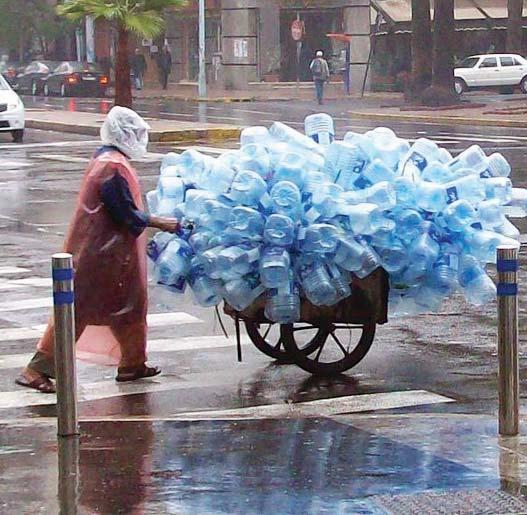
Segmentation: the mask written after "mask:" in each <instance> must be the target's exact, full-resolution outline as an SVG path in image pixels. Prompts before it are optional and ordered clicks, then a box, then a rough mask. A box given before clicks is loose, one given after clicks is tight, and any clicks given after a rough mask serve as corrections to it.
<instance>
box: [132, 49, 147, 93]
mask: <svg viewBox="0 0 527 515" xmlns="http://www.w3.org/2000/svg"><path fill="white" fill-rule="evenodd" d="M130 64H131V68H132V73H133V74H134V82H135V89H137V90H138V91H140V90H142V89H143V77H144V75H145V71H146V68H147V65H146V59H145V56H144V55H143V54H142V53H141V51H140V50H139V48H136V49H135V53H134V55H133V57H132V62H131V63H130Z"/></svg>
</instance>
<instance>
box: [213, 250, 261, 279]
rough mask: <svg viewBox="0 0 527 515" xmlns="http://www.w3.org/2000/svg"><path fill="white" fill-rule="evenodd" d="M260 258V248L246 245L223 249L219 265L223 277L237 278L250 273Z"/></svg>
mask: <svg viewBox="0 0 527 515" xmlns="http://www.w3.org/2000/svg"><path fill="white" fill-rule="evenodd" d="M259 258H260V249H259V248H258V247H257V248H250V247H247V246H245V245H243V246H242V245H240V246H231V247H227V248H225V249H223V250H222V251H221V252H220V253H219V256H218V261H217V267H218V268H219V269H220V270H221V272H220V273H221V277H222V278H235V277H239V276H243V275H246V274H248V273H249V272H250V271H251V270H253V269H254V268H255V266H256V263H257V261H258V259H259Z"/></svg>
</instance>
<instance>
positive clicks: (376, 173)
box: [361, 158, 395, 184]
mask: <svg viewBox="0 0 527 515" xmlns="http://www.w3.org/2000/svg"><path fill="white" fill-rule="evenodd" d="M361 178H362V179H363V181H364V184H377V183H379V182H384V181H388V182H389V183H391V182H392V181H393V180H394V179H395V172H394V171H393V169H392V168H390V167H389V166H387V165H386V164H385V163H384V161H383V160H382V159H379V158H377V159H374V160H373V161H372V162H371V163H369V164H368V165H367V166H366V167H365V168H364V171H363V172H362V177H361Z"/></svg>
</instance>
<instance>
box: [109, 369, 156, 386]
mask: <svg viewBox="0 0 527 515" xmlns="http://www.w3.org/2000/svg"><path fill="white" fill-rule="evenodd" d="M160 373H161V369H160V368H158V367H147V366H146V365H142V366H140V367H120V368H118V369H117V377H116V378H115V380H116V381H117V382H119V383H124V382H126V381H137V379H144V378H147V377H154V376H157V375H159V374H160Z"/></svg>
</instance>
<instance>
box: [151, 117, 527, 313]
mask: <svg viewBox="0 0 527 515" xmlns="http://www.w3.org/2000/svg"><path fill="white" fill-rule="evenodd" d="M334 134H335V132H334V125H333V120H332V119H331V117H330V116H328V115H326V114H315V115H310V116H308V117H307V118H306V120H305V134H302V133H300V132H298V131H296V130H295V129H293V128H291V127H289V126H287V125H284V124H283V123H280V122H276V123H274V124H273V125H272V126H271V127H270V128H269V129H267V128H266V127H250V128H248V129H245V130H244V131H243V132H242V135H241V141H240V143H241V146H240V149H239V150H233V151H228V152H225V153H224V154H222V155H221V156H220V157H218V158H212V157H210V156H208V155H204V154H201V153H199V152H197V151H196V150H186V151H185V152H183V153H181V154H175V153H170V154H167V155H166V156H165V158H164V159H163V162H162V165H161V176H160V179H159V184H158V187H157V190H155V191H151V192H149V193H148V195H147V201H148V205H149V209H150V211H151V212H152V213H155V214H157V215H159V216H167V217H176V218H179V219H181V220H183V221H184V222H186V226H187V229H185V230H183V231H182V233H181V234H179V235H170V234H167V233H158V234H157V235H156V236H155V237H154V239H153V240H152V241H151V242H150V244H149V250H148V252H149V256H150V258H151V259H152V260H153V262H154V270H155V278H156V281H157V282H158V283H159V284H162V285H164V286H166V287H167V288H169V289H171V290H172V291H175V292H183V291H184V290H185V287H186V285H187V284H188V285H189V286H190V288H191V289H192V291H193V293H194V295H195V297H196V299H197V302H198V303H199V304H201V305H202V306H214V305H217V304H219V303H220V302H221V301H222V300H225V301H226V302H227V303H228V304H230V305H231V306H232V307H234V308H235V309H237V310H244V309H246V308H247V307H248V306H250V305H251V304H252V303H253V302H254V301H255V300H256V299H257V298H260V297H261V296H264V297H262V298H265V306H266V308H265V314H266V316H267V317H268V318H269V319H270V320H272V321H274V322H279V323H292V322H294V321H297V320H298V319H299V317H300V303H301V300H302V299H304V298H307V299H308V300H309V301H310V302H311V303H313V304H315V305H319V306H332V305H335V304H336V303H338V302H339V301H341V300H343V299H345V298H347V297H349V296H350V295H353V291H352V287H351V286H350V285H351V282H352V275H353V274H354V275H356V276H358V277H359V278H364V277H366V276H368V275H369V274H371V273H372V272H373V271H374V270H375V269H377V268H378V267H382V268H384V269H385V270H386V271H387V272H388V273H389V276H390V287H391V292H390V308H391V313H392V315H397V314H399V315H402V314H416V313H422V312H430V311H434V310H437V309H438V308H439V306H440V304H441V301H442V300H443V299H444V298H445V297H447V296H448V295H450V294H451V293H453V292H454V291H461V292H462V293H463V294H464V296H465V298H466V299H467V300H468V301H469V302H471V303H473V304H476V305H478V304H483V303H486V302H488V301H490V300H491V299H493V298H494V297H495V286H494V283H493V281H492V280H491V279H490V278H489V277H488V275H487V273H486V271H485V267H486V265H487V264H489V263H494V262H495V259H496V247H497V246H499V245H519V244H518V239H519V233H518V230H517V229H516V227H515V226H514V225H513V224H512V223H511V222H510V221H509V220H508V218H507V216H525V215H526V213H527V190H524V189H519V188H513V187H512V184H511V181H510V179H509V174H510V172H511V168H510V166H509V164H508V163H507V161H506V160H505V158H504V157H503V156H502V155H501V154H492V155H490V156H486V155H485V153H484V152H483V151H482V150H481V148H480V147H478V146H472V147H470V148H468V149H467V150H465V151H463V152H462V153H461V154H459V155H458V156H457V157H455V158H454V157H452V155H451V154H450V153H449V152H448V151H447V150H446V149H444V148H439V147H438V146H437V145H436V144H435V143H434V142H433V141H430V140H428V139H418V140H416V141H414V142H412V143H411V142H408V141H406V140H404V139H401V138H398V137H397V136H396V135H395V134H394V132H393V131H391V130H390V129H387V128H384V127H380V128H377V129H374V130H371V131H368V132H366V133H365V134H358V133H354V132H348V133H347V134H346V135H345V137H344V139H343V140H342V141H336V140H335V138H334ZM190 227H192V229H190Z"/></svg>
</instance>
